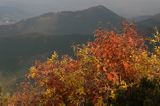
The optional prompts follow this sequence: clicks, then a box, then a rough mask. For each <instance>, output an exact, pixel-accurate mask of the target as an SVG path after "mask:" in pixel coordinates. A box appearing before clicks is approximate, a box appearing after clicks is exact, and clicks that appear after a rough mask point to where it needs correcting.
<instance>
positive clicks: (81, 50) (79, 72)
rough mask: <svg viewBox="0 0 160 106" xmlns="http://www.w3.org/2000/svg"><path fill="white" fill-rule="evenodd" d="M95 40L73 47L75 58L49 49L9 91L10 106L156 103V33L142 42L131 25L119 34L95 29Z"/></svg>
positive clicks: (159, 64)
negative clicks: (14, 89)
mask: <svg viewBox="0 0 160 106" xmlns="http://www.w3.org/2000/svg"><path fill="white" fill-rule="evenodd" d="M95 37H96V39H95V40H94V41H92V42H89V43H87V44H86V45H83V46H77V47H75V55H76V59H72V58H71V57H69V56H63V57H58V55H57V53H53V55H52V56H51V58H49V59H48V60H47V61H45V62H44V63H40V62H36V64H35V66H33V67H31V69H30V72H29V73H28V75H27V76H26V78H27V80H26V81H25V82H24V83H22V84H21V88H20V89H19V90H18V91H17V92H16V93H14V94H13V96H12V98H11V99H10V103H9V104H10V105H11V106H12V105H14V106H21V105H22V106H23V105H24V106H65V105H67V106H92V105H95V106H106V105H115V106H116V105H117V106H142V105H144V106H155V105H159V104H160V103H159V101H160V100H159V98H160V77H159V75H160V47H159V46H158V45H157V42H159V40H160V35H159V33H158V32H157V33H156V35H155V36H154V37H153V38H152V39H150V38H147V40H148V41H149V42H150V44H152V45H154V50H153V51H152V52H149V51H148V47H147V45H146V44H145V43H144V39H143V37H142V36H139V35H138V33H137V32H136V30H135V26H134V25H129V24H124V29H123V32H122V33H116V32H113V31H105V30H102V29H100V30H97V32H96V33H95Z"/></svg>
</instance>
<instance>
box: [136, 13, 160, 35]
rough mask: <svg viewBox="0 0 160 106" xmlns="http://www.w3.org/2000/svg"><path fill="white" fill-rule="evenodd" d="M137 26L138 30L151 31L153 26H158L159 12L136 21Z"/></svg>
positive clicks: (159, 23)
mask: <svg viewBox="0 0 160 106" xmlns="http://www.w3.org/2000/svg"><path fill="white" fill-rule="evenodd" d="M137 26H138V30H140V31H143V32H146V33H152V32H153V31H154V28H155V27H157V28H160V13H159V14H156V15H154V16H150V17H149V18H147V19H144V20H142V21H139V22H137Z"/></svg>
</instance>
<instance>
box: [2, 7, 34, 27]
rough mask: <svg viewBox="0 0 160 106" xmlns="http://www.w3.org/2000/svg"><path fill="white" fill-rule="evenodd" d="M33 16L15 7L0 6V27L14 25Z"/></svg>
mask: <svg viewBox="0 0 160 106" xmlns="http://www.w3.org/2000/svg"><path fill="white" fill-rule="evenodd" d="M31 16H34V15H33V13H31V12H29V11H25V10H23V9H19V8H16V7H8V6H0V25H8V24H14V23H16V22H18V21H20V20H22V19H26V18H29V17H31Z"/></svg>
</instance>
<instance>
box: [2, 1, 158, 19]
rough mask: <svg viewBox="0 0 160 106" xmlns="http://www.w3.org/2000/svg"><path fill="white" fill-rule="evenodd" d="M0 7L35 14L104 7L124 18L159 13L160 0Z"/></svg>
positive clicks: (8, 3) (30, 3)
mask: <svg viewBox="0 0 160 106" xmlns="http://www.w3.org/2000/svg"><path fill="white" fill-rule="evenodd" d="M0 5H5V6H13V7H19V8H24V9H27V10H30V11H37V12H38V11H41V12H49V11H62V10H79V9H84V8H88V7H91V6H95V5H104V6H106V7H107V8H109V9H111V10H113V11H115V12H116V13H118V14H120V15H122V16H126V17H133V16H140V15H150V14H155V13H160V0H0Z"/></svg>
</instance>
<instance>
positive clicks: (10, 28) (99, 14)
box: [0, 6, 124, 37]
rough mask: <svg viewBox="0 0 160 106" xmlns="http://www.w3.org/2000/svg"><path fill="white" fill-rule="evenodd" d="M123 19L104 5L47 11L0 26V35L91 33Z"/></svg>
mask: <svg viewBox="0 0 160 106" xmlns="http://www.w3.org/2000/svg"><path fill="white" fill-rule="evenodd" d="M123 20H124V18H123V17H120V16H118V15H117V14H116V13H114V12H113V11H111V10H109V9H107V8H105V7H104V6H96V7H91V8H88V9H85V10H81V11H75V12H72V11H64V12H58V13H47V14H44V15H41V16H37V17H33V18H30V19H26V20H22V21H20V22H18V23H16V24H13V25H5V26H0V36H1V37H2V36H3V37H6V36H14V35H18V36H22V35H27V36H29V34H30V33H38V34H43V35H70V34H92V33H93V32H94V31H95V30H96V29H97V28H99V27H102V28H107V29H118V28H120V26H121V22H122V21H123Z"/></svg>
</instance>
